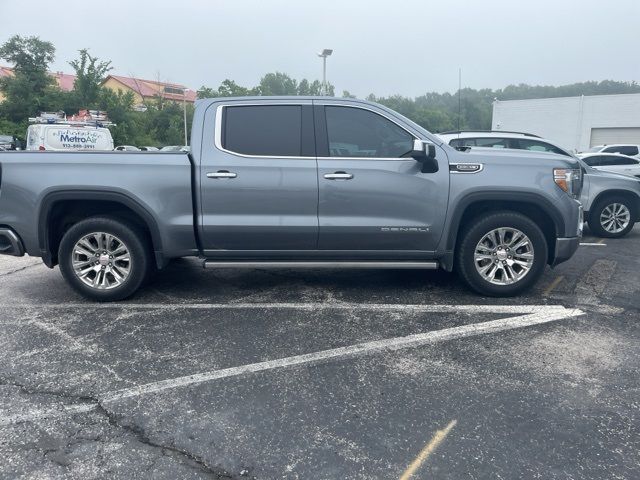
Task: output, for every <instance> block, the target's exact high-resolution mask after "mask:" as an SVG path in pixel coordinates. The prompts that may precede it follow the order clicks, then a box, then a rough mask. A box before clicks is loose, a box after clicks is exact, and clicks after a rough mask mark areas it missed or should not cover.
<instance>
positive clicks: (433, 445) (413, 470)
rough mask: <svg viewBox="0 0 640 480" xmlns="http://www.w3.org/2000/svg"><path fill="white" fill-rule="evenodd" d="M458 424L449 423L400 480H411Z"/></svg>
mask: <svg viewBox="0 0 640 480" xmlns="http://www.w3.org/2000/svg"><path fill="white" fill-rule="evenodd" d="M456 423H458V422H457V421H456V420H451V422H449V425H447V426H446V427H445V428H443V429H442V430H438V431H437V432H436V434H435V435H434V436H433V438H432V439H431V441H430V442H429V443H427V444H426V445H425V447H424V448H423V449H422V451H421V452H420V453H419V454H418V456H417V457H416V459H415V460H414V461H413V462H411V465H409V467H408V468H407V469H406V470H405V471H404V473H403V474H402V476H401V477H400V480H409V479H410V478H411V476H412V475H413V474H414V473H416V471H417V470H418V469H419V468H420V465H422V464H423V463H424V462H425V460H426V459H427V458H429V455H431V454H432V453H433V451H434V450H435V449H436V448H437V447H438V445H440V443H442V441H443V440H444V439H445V438H446V436H447V435H449V432H450V431H451V429H452V428H453V427H455V426H456Z"/></svg>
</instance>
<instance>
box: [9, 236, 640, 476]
mask: <svg viewBox="0 0 640 480" xmlns="http://www.w3.org/2000/svg"><path fill="white" fill-rule="evenodd" d="M587 235H588V234H587ZM585 241H598V239H593V238H589V237H587V238H586V239H585ZM639 241H640V229H638V228H636V229H635V230H634V231H633V232H632V233H631V234H630V235H629V236H628V237H626V238H624V239H620V240H606V241H605V243H607V246H606V247H583V248H581V249H580V250H579V252H578V254H577V255H576V257H574V259H572V260H571V261H570V262H568V263H565V264H563V265H560V266H558V267H557V268H556V269H554V270H551V269H547V271H546V273H545V276H544V278H543V279H542V280H541V281H540V283H539V284H538V285H537V287H536V289H534V290H533V291H532V292H530V293H528V294H527V295H524V296H522V297H519V298H514V299H488V298H482V297H477V296H475V295H473V294H471V293H470V292H468V291H467V290H465V288H464V287H463V286H462V285H461V283H460V282H459V281H458V280H457V279H456V277H455V276H454V275H450V274H447V273H444V272H407V271H367V272H362V271H331V272H327V271H311V270H308V271H307V270H305V271H294V270H282V271H264V270H253V271H230V270H219V271H216V270H213V271H211V270H206V271H205V270H202V269H200V268H199V265H198V263H197V262H196V261H191V260H180V261H176V262H174V263H172V264H171V265H170V266H169V267H168V268H167V269H166V270H164V271H162V272H160V274H159V275H158V277H157V278H156V279H155V280H154V281H153V282H152V283H151V284H150V285H149V286H148V287H147V288H146V289H144V290H143V291H142V292H140V294H139V295H137V296H136V297H135V298H134V299H132V300H131V301H129V302H125V303H123V304H118V305H115V306H104V305H103V306H98V305H94V304H91V303H88V302H86V301H84V300H83V299H81V298H80V297H78V296H77V295H75V294H74V293H73V292H71V291H70V290H69V289H68V288H67V287H66V285H64V283H63V282H62V279H61V276H60V274H59V272H58V270H57V269H55V270H49V269H47V268H46V267H44V266H43V265H41V264H40V262H39V260H38V259H33V258H20V259H15V258H10V257H1V256H0V305H1V308H0V332H1V334H0V458H2V462H0V478H2V479H4V478H7V479H13V478H34V479H36V478H37V479H58V478H60V479H67V478H70V479H76V478H78V479H80V478H82V479H103V478H127V479H130V478H154V479H156V478H160V479H162V478H167V479H169V478H171V479H173V478H188V479H190V478H240V479H242V478H260V479H262V478H264V479H272V478H287V479H289V478H291V479H296V478H317V479H324V478H326V479H333V478H349V479H351V478H354V479H365V478H366V479H369V478H372V479H373V478H376V479H377V478H398V477H400V475H401V474H402V472H403V471H404V470H405V469H406V468H407V466H408V465H409V464H410V463H411V462H412V461H413V460H414V458H416V456H417V455H418V453H419V452H420V451H421V450H422V449H423V447H424V446H425V445H426V444H427V443H428V442H429V440H430V439H431V438H432V437H433V435H434V434H435V433H436V431H438V430H441V429H443V428H444V427H445V426H446V425H448V424H450V422H452V421H453V420H455V421H456V422H457V423H455V427H454V428H452V429H451V431H450V432H449V433H448V436H447V437H446V438H445V439H444V440H443V441H442V443H441V444H440V445H439V446H438V447H437V448H436V449H435V451H434V452H433V453H431V455H430V456H429V458H428V459H427V460H426V461H425V462H424V464H423V465H421V466H420V468H419V470H418V471H417V473H416V475H415V477H414V478H446V479H449V478H451V479H457V478H545V479H549V478H552V479H553V478H558V479H560V478H562V479H566V478H571V479H601V478H608V479H634V478H638V477H639V476H640V467H639V465H640V453H639V452H640V400H638V399H639V398H640V396H639V395H638V393H640V382H639V381H638V374H637V371H638V364H639V363H640V347H639V345H640V342H639V340H640V328H639V327H638V321H639V319H640V314H639V307H640V295H638V294H639V293H640V268H639V267H640V260H638V259H637V255H636V250H637V245H638V242H639ZM274 303H277V304H295V305H302V306H300V307H295V308H292V307H286V308H285V307H284V306H283V308H279V307H278V308H266V305H268V304H274ZM247 304H255V305H265V308H262V307H259V308H245V307H244V306H245V305H247ZM372 304H376V305H379V304H382V305H387V306H390V308H385V309H367V308H365V307H366V306H367V305H372ZM408 304H412V305H436V304H438V305H453V306H456V305H489V306H491V305H507V306H509V305H511V306H521V305H524V306H527V305H562V306H564V307H567V308H579V309H581V310H582V311H583V312H584V313H585V314H584V315H581V316H578V317H571V318H566V319H562V320H559V321H554V322H550V323H548V324H541V325H533V326H527V327H524V328H517V329H513V330H509V331H500V332H495V333H486V334H483V335H476V336H469V337H467V338H456V339H450V340H445V341H441V342H435V343H430V344H424V345H418V346H415V347H411V348H403V349H399V350H385V351H376V352H373V353H371V354H367V355H357V354H356V355H353V356H349V357H345V358H331V359H328V360H325V361H322V362H314V363H308V364H302V365H296V366H291V367H287V368H274V369H270V370H265V371H256V372H253V373H241V374H237V375H235V374H234V376H229V377H224V378H218V379H213V380H204V381H198V382H183V383H182V384H179V385H178V384H176V385H169V386H168V387H167V388H164V387H163V389H160V390H158V391H151V392H148V393H141V394H135V395H130V396H125V397H122V398H120V397H114V396H113V395H111V394H112V393H113V392H118V391H122V390H123V389H124V390H127V389H129V390H131V391H132V389H135V388H136V387H138V386H140V385H145V384H150V383H154V382H156V383H160V384H162V385H164V383H162V382H165V383H166V382H169V384H170V383H171V382H172V381H173V380H174V379H189V378H191V376H193V375H198V374H202V373H203V372H217V371H221V370H224V369H233V368H235V367H240V366H246V365H255V364H257V363H259V362H268V361H271V360H275V359H283V358H286V357H292V356H296V355H305V354H309V353H312V352H319V351H325V350H328V349H335V348H341V347H345V346H350V345H355V344H361V343H363V342H365V343H366V342H372V341H377V340H382V339H391V338H398V337H403V336H406V335H414V334H420V333H424V332H430V331H434V330H442V329H454V328H458V327H464V326H467V325H475V324H480V323H482V322H487V321H491V320H495V319H501V318H508V317H510V316H511V315H510V314H508V313H505V312H502V313H495V312H494V313H492V312H491V311H490V310H489V311H485V310H479V311H473V310H466V311H465V310H463V309H459V310H455V309H453V310H450V311H441V312H431V311H428V310H419V309H416V310H411V309H403V308H401V307H402V306H403V305H408ZM156 305H157V308H155V307H154V306H156ZM304 305H335V306H336V308H335V309H327V308H310V307H304ZM350 305H358V306H360V307H362V308H351V307H350ZM396 305H398V306H399V307H398V308H397V309H396V308H395V306H396ZM110 395H111V396H110Z"/></svg>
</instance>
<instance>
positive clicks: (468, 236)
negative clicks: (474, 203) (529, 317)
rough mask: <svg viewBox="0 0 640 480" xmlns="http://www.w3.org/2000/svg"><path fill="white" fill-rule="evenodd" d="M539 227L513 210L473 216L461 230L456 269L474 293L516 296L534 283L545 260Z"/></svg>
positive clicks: (545, 245) (545, 252)
mask: <svg viewBox="0 0 640 480" xmlns="http://www.w3.org/2000/svg"><path fill="white" fill-rule="evenodd" d="M547 256H548V250H547V242H546V240H545V237H544V234H543V233H542V230H540V227H538V225H537V224H536V223H535V222H533V221H532V220H531V219H530V218H528V217H526V216H524V215H521V214H519V213H515V212H496V213H489V214H486V215H482V216H480V217H476V218H475V219H474V220H473V221H472V223H471V224H470V225H469V226H468V227H466V228H464V230H463V231H462V238H461V239H460V242H459V244H458V249H457V255H456V269H457V271H458V274H459V275H460V276H461V277H462V279H463V280H464V281H465V283H467V285H469V287H471V288H472V289H473V290H475V291H476V292H478V293H480V294H482V295H488V296H492V297H506V296H511V295H516V294H518V293H520V292H522V291H523V290H525V289H527V288H529V287H530V286H531V285H533V284H534V283H535V282H536V281H537V280H538V279H539V278H540V276H541V275H542V272H543V271H544V268H545V265H546V263H547Z"/></svg>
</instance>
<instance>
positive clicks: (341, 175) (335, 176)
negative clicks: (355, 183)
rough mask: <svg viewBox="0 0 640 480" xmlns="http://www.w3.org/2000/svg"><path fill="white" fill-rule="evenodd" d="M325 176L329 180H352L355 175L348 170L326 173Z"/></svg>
mask: <svg viewBox="0 0 640 480" xmlns="http://www.w3.org/2000/svg"><path fill="white" fill-rule="evenodd" d="M324 178H326V179H327V180H351V179H352V178H353V175H352V174H351V173H347V172H334V173H325V175H324Z"/></svg>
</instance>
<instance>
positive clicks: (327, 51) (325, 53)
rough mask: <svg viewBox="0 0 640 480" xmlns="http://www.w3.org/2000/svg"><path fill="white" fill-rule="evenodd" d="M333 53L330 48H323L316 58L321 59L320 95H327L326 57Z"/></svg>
mask: <svg viewBox="0 0 640 480" xmlns="http://www.w3.org/2000/svg"><path fill="white" fill-rule="evenodd" d="M332 53H333V50H331V49H330V48H325V49H324V50H322V51H321V52H320V53H318V56H319V57H321V58H322V94H323V95H326V94H327V57H328V56H330V55H331V54H332Z"/></svg>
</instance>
